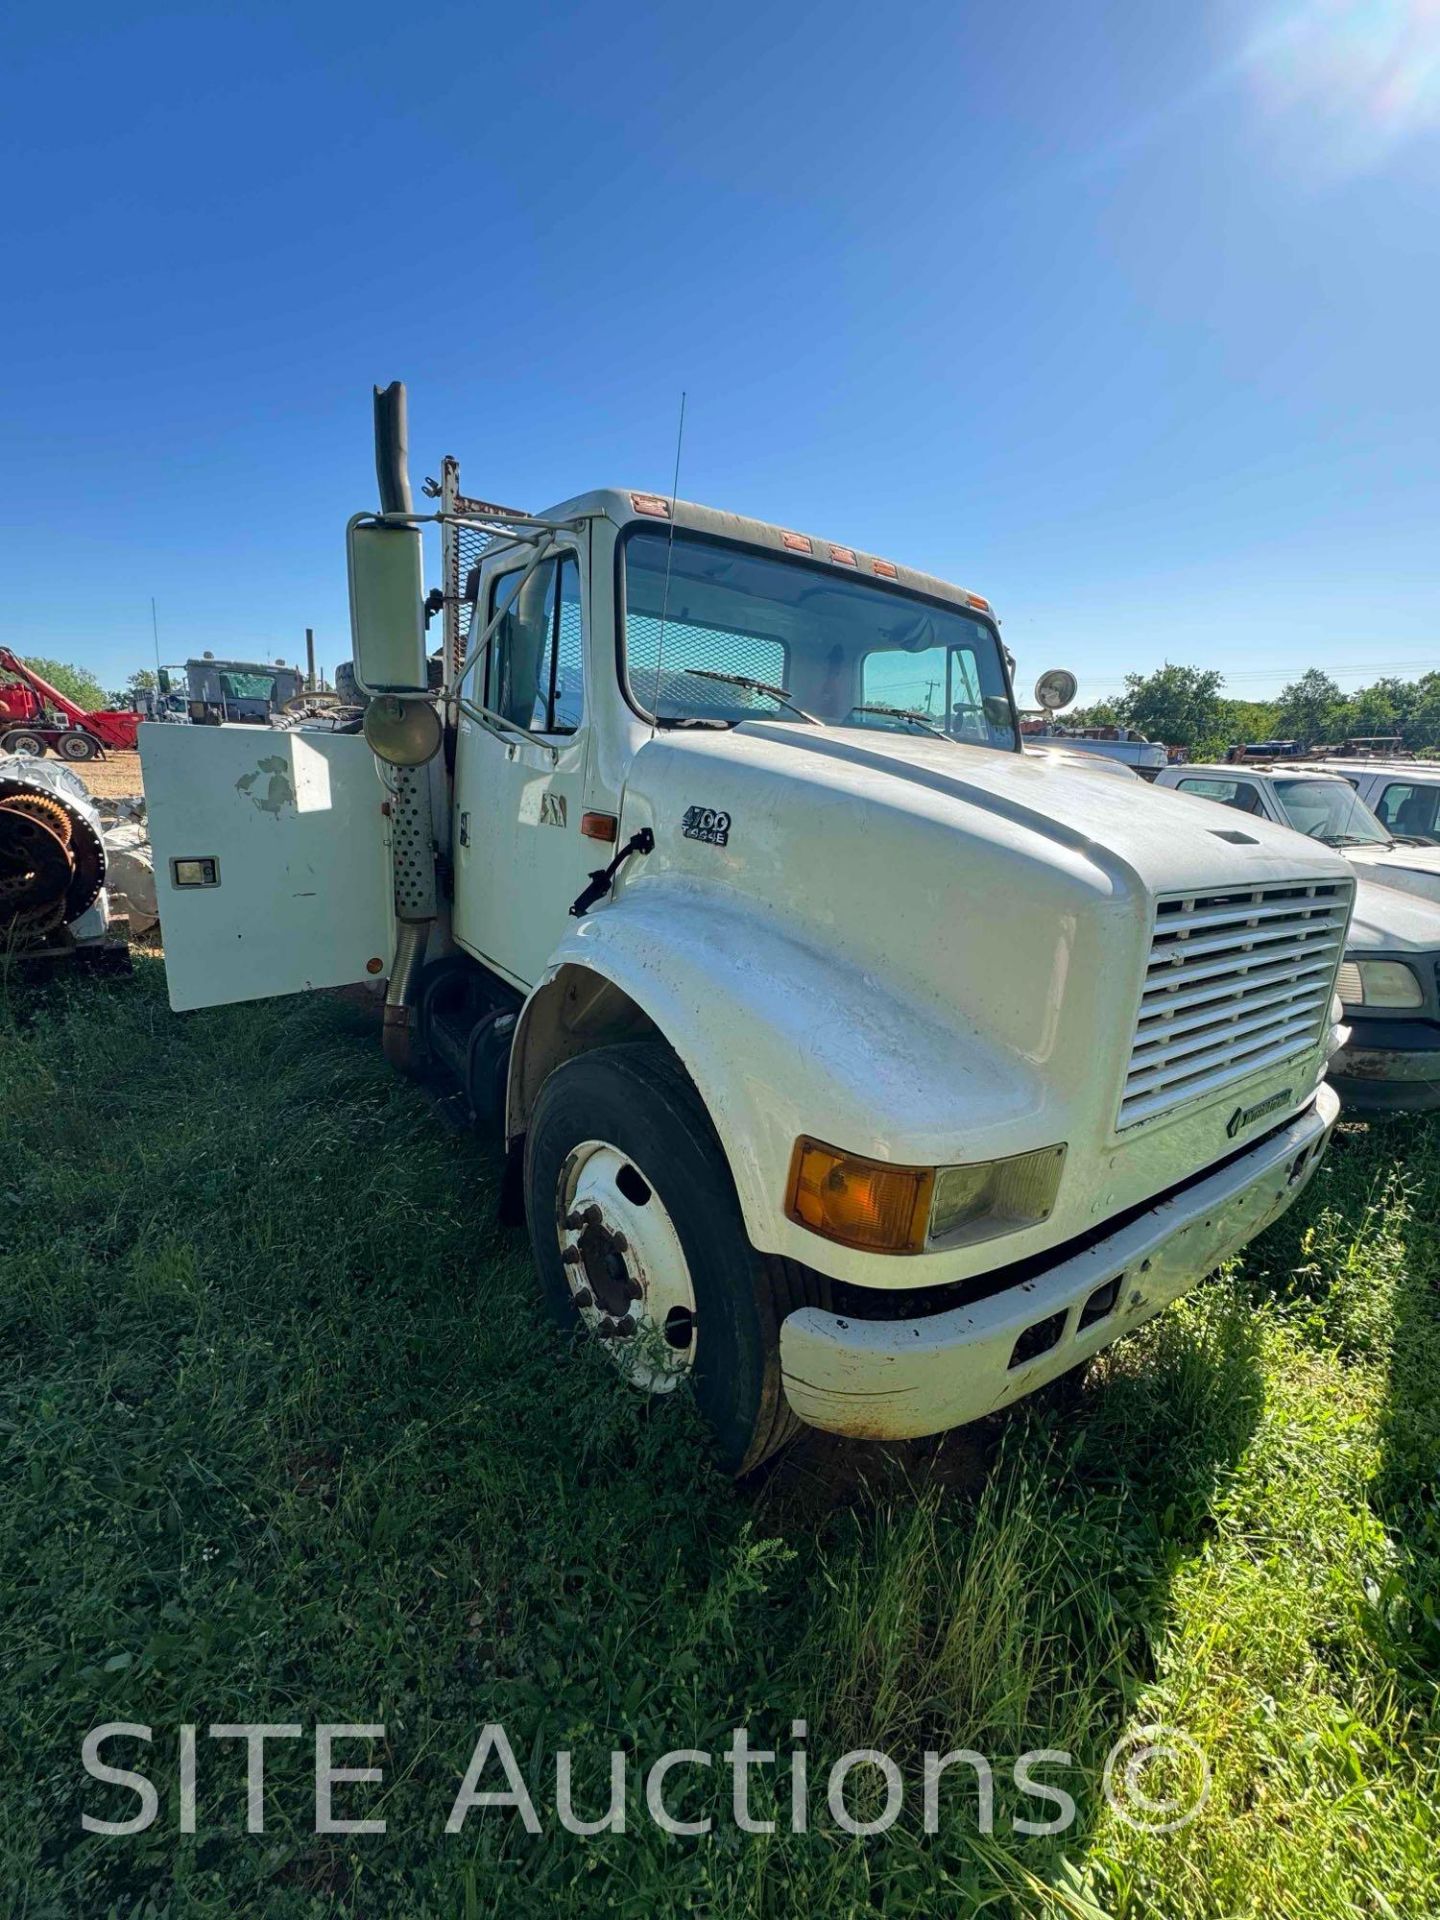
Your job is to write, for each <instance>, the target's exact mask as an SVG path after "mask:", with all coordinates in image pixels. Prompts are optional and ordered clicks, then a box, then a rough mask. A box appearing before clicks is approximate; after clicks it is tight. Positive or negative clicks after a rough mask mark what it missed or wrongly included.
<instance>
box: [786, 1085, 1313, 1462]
mask: <svg viewBox="0 0 1440 1920" xmlns="http://www.w3.org/2000/svg"><path fill="white" fill-rule="evenodd" d="M1339 1111H1340V1101H1339V1099H1338V1097H1337V1096H1336V1094H1335V1093H1334V1092H1333V1091H1332V1089H1331V1088H1330V1087H1329V1086H1328V1085H1323V1084H1322V1085H1321V1086H1320V1087H1319V1088H1318V1090H1317V1092H1316V1095H1315V1098H1314V1100H1313V1101H1312V1102H1311V1103H1310V1105H1309V1106H1308V1107H1306V1109H1305V1110H1304V1112H1303V1113H1299V1114H1297V1115H1296V1116H1295V1118H1294V1119H1293V1120H1291V1121H1290V1122H1289V1123H1288V1125H1286V1126H1284V1127H1281V1128H1280V1129H1279V1130H1278V1131H1277V1132H1275V1133H1272V1134H1270V1135H1269V1136H1268V1137H1267V1138H1266V1139H1264V1140H1262V1141H1260V1142H1259V1143H1258V1144H1257V1145H1256V1146H1255V1147H1253V1148H1252V1149H1251V1150H1250V1151H1249V1152H1248V1153H1244V1154H1241V1155H1240V1156H1239V1157H1238V1158H1236V1159H1234V1160H1231V1161H1230V1162H1228V1164H1227V1165H1226V1166H1224V1167H1223V1168H1221V1169H1220V1171H1219V1172H1217V1173H1214V1174H1211V1175H1210V1176H1209V1178H1207V1179H1204V1180H1201V1181H1199V1182H1197V1183H1196V1184H1195V1185H1194V1186H1191V1187H1187V1188H1185V1189H1184V1190H1183V1191H1181V1192H1180V1193H1177V1194H1173V1195H1171V1196H1170V1198H1168V1199H1166V1200H1162V1201H1160V1202H1159V1204H1158V1205H1156V1206H1154V1207H1152V1208H1150V1209H1148V1210H1147V1211H1146V1212H1145V1213H1142V1214H1141V1215H1140V1216H1139V1217H1138V1218H1137V1219H1134V1220H1131V1221H1130V1222H1129V1223H1128V1224H1127V1225H1126V1226H1124V1227H1121V1228H1119V1229H1118V1230H1117V1231H1116V1232H1115V1233H1113V1234H1111V1235H1110V1236H1109V1237H1108V1238H1106V1239H1104V1240H1102V1241H1099V1242H1098V1243H1096V1244H1095V1245H1093V1246H1090V1247H1087V1248H1086V1249H1085V1251H1084V1252H1082V1253H1077V1254H1073V1255H1071V1256H1070V1258H1068V1259H1062V1260H1060V1261H1059V1262H1058V1263H1057V1264H1056V1265H1055V1266H1054V1267H1052V1268H1051V1269H1050V1270H1049V1272H1047V1273H1043V1274H1041V1275H1039V1276H1038V1277H1036V1278H1032V1279H1029V1280H1024V1281H1021V1282H1019V1283H1018V1284H1017V1285H1015V1286H1012V1287H1007V1288H1005V1289H1004V1290H1003V1291H1001V1292H999V1293H996V1294H992V1295H991V1296H990V1297H989V1298H988V1299H984V1300H975V1301H972V1302H971V1303H970V1304H969V1305H967V1306H963V1307H955V1308H952V1309H951V1310H950V1311H948V1312H945V1313H937V1314H932V1315H929V1316H926V1317H924V1318H919V1319H913V1320H859V1319H856V1318H854V1316H853V1315H841V1314H835V1313H826V1312H824V1311H822V1310H821V1309H820V1308H819V1307H801V1308H800V1309H799V1310H798V1311H797V1312H795V1313H792V1314H790V1315H789V1316H788V1317H787V1318H786V1320H785V1321H784V1323H783V1324H782V1326H781V1328H780V1365H781V1372H782V1375H783V1378H784V1383H785V1397H786V1399H787V1400H788V1401H789V1403H790V1405H791V1407H792V1409H793V1410H794V1411H795V1413H796V1414H798V1415H799V1417H800V1418H801V1419H802V1420H804V1421H806V1422H808V1424H809V1425H810V1426H812V1427H823V1428H824V1429H825V1430H826V1431H827V1432H830V1433H845V1434H851V1435H854V1436H857V1437H862V1438H867V1439H877V1440H901V1439H909V1438H913V1437H914V1436H915V1435H917V1434H923V1433H940V1432H942V1431H944V1429H946V1428H947V1427H957V1426H962V1425H964V1423H965V1422H966V1421H968V1420H978V1419H979V1418H981V1416H982V1415H984V1414H987V1413H994V1412H995V1411H996V1410H997V1409H998V1408H1000V1407H1006V1406H1009V1405H1010V1404H1011V1402H1012V1401H1015V1400H1019V1399H1022V1398H1023V1397H1024V1396H1025V1395H1026V1394H1027V1393H1033V1392H1034V1391H1035V1389H1036V1388H1037V1387H1042V1386H1044V1385H1045V1383H1046V1382H1047V1381H1048V1380H1053V1379H1054V1378H1055V1377H1056V1376H1057V1375H1058V1374H1061V1373H1064V1372H1065V1371H1066V1370H1067V1369H1068V1368H1070V1367H1073V1366H1076V1365H1078V1364H1079V1363H1080V1362H1081V1361H1082V1360H1087V1359H1089V1358H1090V1356H1091V1355H1092V1354H1095V1353H1099V1352H1100V1351H1101V1350H1102V1349H1103V1348H1105V1347H1108V1346H1109V1345H1110V1344H1111V1342H1112V1341H1114V1340H1118V1339H1119V1337H1120V1335H1121V1334H1122V1333H1128V1332H1130V1330H1131V1329H1132V1328H1134V1327H1138V1326H1140V1325H1141V1324H1142V1322H1144V1321H1146V1320H1148V1319H1150V1318H1151V1317H1152V1315H1154V1314H1156V1313H1158V1312H1159V1311H1160V1309H1161V1308H1162V1307H1166V1306H1169V1304H1170V1302H1171V1301H1172V1300H1177V1299H1178V1298H1179V1297H1180V1295H1181V1294H1182V1293H1188V1292H1189V1290H1190V1288H1191V1287H1193V1286H1194V1285H1195V1284H1196V1282H1197V1281H1199V1280H1202V1279H1203V1278H1204V1277H1205V1275H1206V1274H1207V1273H1210V1272H1212V1271H1213V1270H1214V1268H1216V1267H1217V1266H1219V1264H1220V1262H1221V1261H1222V1260H1226V1259H1228V1258H1229V1257H1230V1255H1231V1254H1233V1253H1236V1252H1238V1250H1239V1249H1240V1248H1241V1247H1243V1246H1244V1245H1245V1243H1246V1241H1247V1240H1250V1239H1253V1237H1254V1236H1255V1235H1256V1234H1257V1233H1259V1232H1260V1231H1261V1229H1262V1228H1264V1227H1267V1226H1268V1225H1269V1224H1270V1222H1271V1221H1272V1220H1274V1219H1276V1218H1278V1216H1279V1215H1280V1214H1282V1213H1283V1212H1284V1211H1285V1209H1286V1208H1287V1207H1288V1206H1289V1205H1290V1203H1291V1201H1292V1200H1294V1199H1295V1198H1296V1196H1297V1195H1298V1194H1299V1193H1300V1192H1301V1190H1302V1189H1303V1188H1304V1186H1305V1185H1306V1183H1307V1182H1308V1181H1309V1179H1310V1176H1311V1174H1312V1173H1313V1172H1314V1171H1315V1168H1316V1166H1317V1165H1318V1164H1319V1161H1320V1158H1321V1155H1322V1154H1323V1152H1324V1149H1325V1147H1326V1145H1327V1143H1328V1141H1329V1138H1330V1133H1331V1129H1332V1128H1333V1127H1334V1125H1335V1120H1336V1117H1337V1115H1338V1114H1339ZM1112 1283H1118V1284H1115V1285H1114V1288H1113V1295H1112V1293H1111V1288H1112ZM1107 1298H1108V1299H1109V1304H1108V1305H1107V1304H1106V1301H1107ZM1082 1322H1084V1324H1082ZM1017 1343H1019V1344H1018V1345H1017Z"/></svg>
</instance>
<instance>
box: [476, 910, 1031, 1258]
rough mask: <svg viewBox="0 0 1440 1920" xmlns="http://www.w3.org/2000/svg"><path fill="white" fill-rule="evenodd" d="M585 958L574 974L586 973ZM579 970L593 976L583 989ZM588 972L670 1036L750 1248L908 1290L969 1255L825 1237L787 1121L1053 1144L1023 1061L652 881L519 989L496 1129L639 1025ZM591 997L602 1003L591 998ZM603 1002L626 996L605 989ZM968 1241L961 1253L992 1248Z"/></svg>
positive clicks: (985, 1254) (931, 1156) (890, 1144)
mask: <svg viewBox="0 0 1440 1920" xmlns="http://www.w3.org/2000/svg"><path fill="white" fill-rule="evenodd" d="M581 970H583V971H581ZM587 976H588V977H589V982H590V990H588V991H586V990H585V984H586V980H587ZM596 979H599V980H602V981H606V982H609V983H610V984H611V985H612V986H613V987H615V988H618V989H619V991H620V993H621V994H623V995H624V996H626V997H627V998H628V1000H629V1001H631V1002H633V1003H634V1006H635V1007H636V1008H638V1009H639V1010H640V1013H641V1015H643V1016H644V1020H642V1021H641V1022H640V1023H639V1024H640V1025H641V1026H642V1027H643V1025H644V1021H649V1022H652V1023H653V1025H654V1026H655V1028H657V1029H658V1030H659V1032H660V1034H661V1035H662V1037H663V1038H664V1039H665V1040H666V1041H667V1042H668V1043H669V1045H670V1046H671V1047H672V1048H673V1049H674V1051H675V1053H676V1054H677V1056H678V1057H679V1059H680V1061H681V1063H682V1064H683V1065H684V1067H685V1069H686V1071H687V1072H688V1073H689V1075H690V1077H691V1079H692V1080H693V1081H694V1082H695V1085H696V1087H697V1088H698V1089H699V1091H700V1094H701V1097H702V1098H703V1099H704V1101H705V1104H706V1106H707V1108H708V1109H709V1113H710V1117H711V1120H712V1121H713V1123H714V1126H715V1130H716V1132H717V1134H718V1135H719V1137H720V1141H721V1144H722V1146H723V1147H724V1150H725V1154H726V1157H727V1159H728V1161H729V1164H730V1170H731V1173H732V1176H733V1178H734V1181H735V1186H736V1191H737V1193H738V1195H739V1199H740V1206H741V1209H742V1212H743V1214H744V1218H745V1224H746V1228H747V1230H748V1232H749V1235H750V1238H751V1240H752V1242H753V1244H754V1245H755V1246H756V1247H758V1248H759V1249H760V1250H761V1251H762V1252H766V1253H774V1254H783V1255H788V1256H789V1257H790V1258H791V1259H795V1260H800V1261H803V1262H806V1263H807V1264H810V1265H823V1266H824V1268H825V1270H826V1271H828V1272H831V1273H833V1274H834V1275H835V1276H836V1277H838V1278H846V1279H854V1280H856V1281H857V1282H859V1283H860V1284H869V1285H872V1286H874V1285H877V1284H879V1285H889V1286H917V1285H923V1284H925V1283H926V1282H927V1281H929V1280H931V1279H935V1278H939V1277H940V1276H939V1274H938V1272H936V1273H931V1272H928V1271H926V1269H928V1268H930V1267H931V1265H932V1259H933V1261H934V1262H943V1264H944V1267H945V1277H946V1278H949V1279H955V1278H958V1277H960V1275H959V1273H958V1272H957V1266H958V1267H963V1266H964V1265H965V1264H966V1263H965V1262H963V1261H961V1260H958V1259H957V1255H956V1254H955V1253H953V1252H952V1253H949V1254H936V1255H934V1256H926V1255H915V1256H910V1257H908V1258H903V1259H896V1258H895V1257H893V1256H886V1255H876V1254H870V1253H863V1252H856V1251H853V1250H851V1249H846V1248H841V1247H838V1246H835V1245H833V1244H832V1243H830V1242H828V1241H824V1240H821V1239H819V1238H817V1236H816V1235H815V1234H813V1233H810V1232H809V1231H808V1230H806V1229H805V1228H803V1227H801V1226H799V1225H797V1224H796V1223H795V1222H793V1221H791V1220H790V1219H788V1218H787V1217H786V1214H785V1197H786V1196H785V1187H786V1182H787V1178H788V1174H789V1168H790V1161H791V1155H792V1153H793V1150H794V1146H795V1141H796V1139H797V1138H798V1137H799V1135H801V1134H802V1133H803V1134H810V1135H811V1136H813V1137H814V1138H816V1139H820V1140H823V1141H826V1142H827V1143H829V1144H832V1145H835V1146H842V1147H845V1148H848V1149H849V1150H851V1151H853V1152H858V1153H864V1154H868V1155H870V1156H871V1157H873V1158H876V1159H886V1160H894V1161H897V1162H903V1163H907V1164H912V1165H919V1166H939V1165H944V1164H946V1163H949V1162H954V1161H963V1160H976V1159H988V1158H990V1157H992V1156H994V1155H1000V1154H1009V1153H1019V1152H1023V1151H1025V1150H1027V1149H1029V1148H1031V1147H1037V1146H1044V1145H1047V1144H1049V1134H1048V1133H1047V1126H1049V1127H1051V1128H1053V1125H1054V1114H1053V1110H1052V1109H1051V1107H1050V1104H1049V1100H1048V1099H1047V1090H1046V1088H1045V1085H1044V1082H1043V1080H1042V1078H1041V1076H1040V1075H1039V1074H1038V1073H1037V1071H1036V1069H1035V1067H1034V1066H1033V1064H1032V1063H1031V1062H1029V1061H1026V1060H1024V1059H1022V1058H1021V1057H1020V1056H1019V1055H1016V1054H1011V1053H1008V1052H1002V1051H1001V1050H1000V1049H999V1048H997V1047H996V1046H995V1045H994V1043H993V1042H990V1041H986V1040H984V1039H982V1038H981V1037H980V1036H979V1035H977V1034H976V1033H974V1032H973V1031H970V1030H965V1029H962V1028H961V1027H960V1026H959V1024H958V1023H957V1024H954V1025H947V1024H944V1023H942V1021H941V1020H940V1019H939V1018H938V1017H937V1014H936V1012H935V1011H934V1010H933V1009H932V1008H928V1007H926V1006H924V1005H922V1004H920V1003H918V1002H917V1001H913V1000H908V999H906V998H904V997H902V996H900V995H898V994H897V993H896V992H895V991H894V990H893V989H892V988H891V987H890V986H889V985H887V984H886V983H883V982H881V981H880V980H877V979H876V978H875V976H874V975H871V974H867V973H865V972H864V971H862V970H861V969H860V968H858V967H856V966H854V965H853V964H851V963H849V962H847V961H846V960H845V959H844V958H843V957H840V956H838V955H836V954H834V953H827V952H821V951H819V950H817V949H816V948H815V947H813V946H809V945H806V944H803V943H801V942H800V941H798V940H796V939H795V938H794V937H793V935H791V934H789V933H786V932H784V931H781V930H779V929H777V928H776V926H775V925H774V923H773V921H772V920H770V919H769V918H767V916H766V915H765V914H764V912H763V911H758V910H755V909H752V908H748V907H747V906H746V905H745V904H744V903H743V902H741V901H739V900H737V899H736V897H735V895H734V894H733V893H729V892H727V893H726V894H725V896H724V898H723V900H722V899H719V898H717V897H716V896H715V895H714V894H713V893H711V892H710V890H708V889H706V888H704V887H700V886H696V885H694V884H693V883H687V882H685V881H682V880H680V879H679V878H678V877H676V878H673V879H672V878H670V877H669V876H667V877H665V878H663V879H657V880H648V879H647V881H646V883H645V884H644V885H643V886H642V887H636V888H633V889H629V890H627V891H626V892H624V893H622V894H621V895H620V896H619V897H618V898H617V899H615V900H614V901H613V902H612V903H610V904H607V905H606V906H605V907H604V908H603V909H601V910H600V911H599V912H597V913H594V914H592V915H590V916H589V917H588V918H587V919H585V920H582V921H580V922H578V923H577V924H576V926H575V928H574V930H573V931H572V932H571V933H570V934H569V935H568V936H567V938H566V939H565V940H563V941H562V943H561V944H560V946H559V947H558V948H557V949H556V950H555V952H554V954H553V955H552V957H551V960H550V962H549V964H548V966H547V968H546V971H545V975H544V977H543V979H542V980H541V982H540V983H539V985H537V986H536V987H535V989H534V990H533V992H532V993H531V995H530V997H529V999H528V1000H527V1001H526V1003H525V1006H524V1008H523V1009H522V1012H521V1015H520V1022H519V1026H518V1028H517V1031H516V1036H515V1044H514V1050H513V1053H512V1055H511V1067H510V1085H509V1097H508V1126H507V1131H508V1133H509V1135H510V1138H511V1140H512V1141H513V1140H514V1139H515V1138H516V1137H517V1136H518V1135H519V1134H521V1133H523V1132H524V1130H525V1126H526V1123H527V1120H528V1116H529V1112H530V1108H531V1106H532V1105H533V1102H534V1099H535V1096H536V1094H537V1093H538V1091H539V1087H540V1083H541V1081H542V1080H543V1079H544V1077H545V1074H546V1073H548V1072H549V1071H550V1069H551V1068H552V1067H553V1066H555V1065H556V1064H558V1063H559V1062H560V1061H562V1060H564V1059H566V1058H569V1057H571V1056H573V1055H574V1054H576V1053H579V1052H583V1051H585V1050H586V1049H587V1048H588V1047H591V1046H594V1045H603V1044H605V1043H606V1042H608V1041H609V1040H611V1039H615V1038H619V1037H622V1036H623V1034H624V1033H625V1032H626V1031H630V1032H634V1031H635V1030H636V1021H635V1016H634V1014H633V1013H629V1014H628V1025H627V1024H626V1023H625V1022H624V1021H623V1020H622V1021H621V1022H620V1023H618V1024H613V1018H614V1017H613V1013H612V1014H611V1015H610V1016H608V1017H607V1015H606V1014H605V1012H604V1011H603V1010H601V1011H600V1012H599V1014H598V1017H596V1016H595V1015H594V1013H593V1010H594V1009H595V1008H596V1006H597V996H596V993H595V991H594V990H593V983H594V981H595V980H596ZM599 998H600V1000H602V1001H603V1000H604V998H605V996H604V995H603V994H602V995H601V996H600V997H599ZM611 1000H612V1007H613V1006H623V1004H624V1003H623V1002H620V1001H618V1000H615V999H614V997H613V996H612V997H611ZM966 1251H967V1252H970V1251H973V1254H974V1259H973V1264H974V1266H975V1267H976V1268H977V1269H982V1268H983V1267H985V1266H986V1265H988V1264H992V1263H993V1258H994V1256H993V1251H992V1250H991V1249H989V1248H986V1247H984V1246H981V1247H978V1248H976V1249H974V1250H966Z"/></svg>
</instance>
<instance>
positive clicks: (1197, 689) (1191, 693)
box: [1063, 661, 1440, 760]
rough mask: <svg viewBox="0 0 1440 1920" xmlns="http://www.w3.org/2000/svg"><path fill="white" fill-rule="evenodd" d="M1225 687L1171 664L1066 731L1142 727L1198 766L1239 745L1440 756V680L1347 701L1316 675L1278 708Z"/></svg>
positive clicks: (1379, 683)
mask: <svg viewBox="0 0 1440 1920" xmlns="http://www.w3.org/2000/svg"><path fill="white" fill-rule="evenodd" d="M1224 685H1225V676H1224V674H1222V673H1217V672H1214V671H1211V670H1209V669H1206V668H1203V667H1177V666H1173V665H1172V664H1171V663H1170V662H1169V661H1167V662H1166V663H1165V665H1164V666H1163V667H1160V668H1157V670H1156V671H1155V672H1154V673H1127V674H1126V676H1125V689H1124V692H1123V693H1120V694H1117V695H1116V696H1115V698H1114V699H1112V700H1097V701H1096V702H1095V704H1094V705H1093V706H1089V707H1075V708H1073V709H1072V710H1071V711H1070V712H1069V713H1067V714H1065V715H1064V716H1063V724H1064V725H1065V726H1068V727H1111V726H1125V727H1135V728H1136V729H1138V731H1139V732H1141V733H1143V734H1144V735H1145V736H1146V738H1147V739H1150V740H1162V741H1164V743H1165V744H1166V745H1167V746H1170V747H1183V748H1184V749H1185V751H1186V753H1187V754H1188V755H1189V757H1190V758H1191V759H1192V760H1215V759H1222V758H1223V757H1224V753H1225V749H1226V747H1228V746H1230V745H1232V744H1233V743H1235V742H1237V741H1245V740H1299V741H1301V742H1302V743H1303V744H1304V745H1306V746H1311V747H1318V746H1327V745H1329V746H1334V745H1339V743H1340V742H1341V741H1344V740H1353V739H1355V738H1356V737H1357V736H1358V735H1360V734H1399V735H1401V736H1402V737H1403V739H1404V742H1405V746H1406V749H1407V750H1408V751H1409V752H1412V753H1423V752H1427V751H1430V752H1440V673H1426V674H1422V675H1421V676H1420V678H1419V679H1418V680H1393V679H1390V680H1387V679H1381V680H1376V681H1374V682H1372V683H1371V685H1370V686H1368V687H1359V688H1357V689H1356V691H1355V692H1354V693H1345V692H1344V691H1343V690H1342V689H1341V688H1340V687H1339V686H1337V685H1336V683H1335V682H1334V681H1333V680H1332V679H1331V678H1330V676H1329V674H1328V673H1325V672H1324V671H1323V670H1322V669H1321V668H1319V667H1309V668H1307V669H1306V671H1305V672H1304V673H1302V674H1301V675H1300V677H1299V679H1298V680H1292V681H1291V682H1290V684H1289V686H1287V687H1283V688H1282V689H1281V690H1280V692H1279V694H1277V696H1276V697H1275V699H1273V700H1230V699H1227V698H1226V696H1225V694H1224V693H1223V692H1222V688H1223V687H1224Z"/></svg>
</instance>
